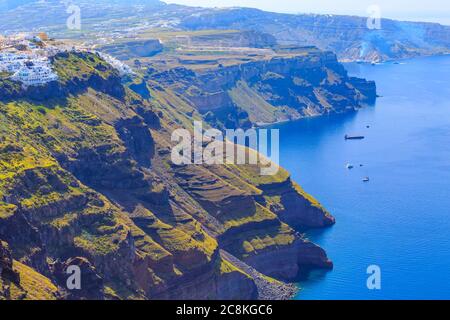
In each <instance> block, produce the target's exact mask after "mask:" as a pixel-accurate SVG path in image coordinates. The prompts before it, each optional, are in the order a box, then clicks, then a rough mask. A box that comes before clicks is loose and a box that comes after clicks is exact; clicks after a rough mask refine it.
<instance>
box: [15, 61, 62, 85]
mask: <svg viewBox="0 0 450 320" xmlns="http://www.w3.org/2000/svg"><path fill="white" fill-rule="evenodd" d="M11 78H12V79H13V80H15V81H20V82H22V84H23V85H25V86H37V85H41V84H45V83H48V82H51V81H56V80H58V76H57V75H56V74H55V73H54V72H53V70H52V69H51V68H50V67H49V66H45V65H32V66H27V65H23V66H22V68H20V70H19V71H17V72H16V73H15V74H14V75H13V76H12V77H11Z"/></svg>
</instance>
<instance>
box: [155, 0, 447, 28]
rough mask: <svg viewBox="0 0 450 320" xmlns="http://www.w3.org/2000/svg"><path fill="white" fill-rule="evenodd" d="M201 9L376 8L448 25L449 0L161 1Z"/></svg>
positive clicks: (344, 10) (343, 10)
mask: <svg viewBox="0 0 450 320" xmlns="http://www.w3.org/2000/svg"><path fill="white" fill-rule="evenodd" d="M163 1H165V2H168V3H178V4H185V5H192V6H202V7H233V6H240V7H253V8H260V9H263V10H267V11H275V12H289V13H300V12H301V13H303V12H307V13H310V12H312V13H334V14H351V15H359V16H365V15H367V13H366V11H367V8H368V7H369V6H371V5H374V4H376V5H378V6H379V7H380V8H381V12H382V16H383V17H386V18H393V19H400V20H415V21H433V22H440V23H444V24H450V0H163Z"/></svg>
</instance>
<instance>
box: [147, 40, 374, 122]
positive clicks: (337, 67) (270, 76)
mask: <svg viewBox="0 0 450 320" xmlns="http://www.w3.org/2000/svg"><path fill="white" fill-rule="evenodd" d="M149 77H150V78H151V79H155V80H156V81H157V82H158V83H159V84H164V85H165V86H169V87H171V88H172V89H173V90H174V91H175V92H176V93H178V94H179V95H180V96H181V97H183V99H185V100H187V101H189V102H190V103H191V106H192V108H194V109H196V110H197V111H198V112H200V113H201V114H202V115H203V118H204V119H205V120H206V121H208V122H210V123H212V124H214V125H215V126H218V127H225V128H235V127H240V128H242V127H244V128H245V127H250V126H252V125H255V124H258V123H273V122H277V121H286V120H292V119H298V118H301V117H308V116H314V115H322V114H328V113H342V112H346V111H350V110H356V109H358V108H360V107H361V105H362V104H365V103H367V104H370V103H373V102H374V101H375V99H376V86H375V83H374V82H373V81H366V80H364V79H359V78H352V77H349V76H348V75H347V71H346V70H345V69H344V67H343V66H342V65H341V64H339V63H338V61H337V59H336V56H335V55H334V54H333V53H331V52H321V51H319V50H317V49H315V48H302V49H298V50H296V51H293V52H289V53H283V54H281V53H280V54H277V55H274V56H272V57H269V58H263V59H254V61H251V62H244V63H239V64H232V65H228V66H222V65H219V66H218V67H214V68H202V69H198V70H195V71H192V70H188V69H186V68H184V67H177V68H174V69H170V70H164V71H162V72H158V71H156V70H150V72H149ZM174 79H182V80H180V81H174Z"/></svg>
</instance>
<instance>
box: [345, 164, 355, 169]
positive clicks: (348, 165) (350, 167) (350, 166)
mask: <svg viewBox="0 0 450 320" xmlns="http://www.w3.org/2000/svg"><path fill="white" fill-rule="evenodd" d="M346 167H347V169H349V170H350V169H353V168H354V166H353V165H352V164H350V163H347V166H346Z"/></svg>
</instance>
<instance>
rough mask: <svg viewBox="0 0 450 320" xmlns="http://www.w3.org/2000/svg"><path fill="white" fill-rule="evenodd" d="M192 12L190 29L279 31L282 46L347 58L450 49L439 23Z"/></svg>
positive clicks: (449, 33)
mask: <svg viewBox="0 0 450 320" xmlns="http://www.w3.org/2000/svg"><path fill="white" fill-rule="evenodd" d="M185 10H187V9H185ZM179 11H183V9H182V8H180V10H179ZM190 11H191V12H192V14H191V15H187V14H185V15H184V17H183V19H181V21H180V24H179V25H180V26H181V27H183V28H185V29H188V30H203V29H212V28H214V29H226V30H228V29H238V30H257V31H259V32H264V33H268V34H271V35H273V36H274V37H275V38H276V39H277V41H278V43H279V44H288V45H292V44H296V45H315V46H317V47H318V48H320V49H322V50H331V51H333V52H336V54H337V55H338V57H339V59H342V60H347V61H355V60H361V61H368V62H371V61H374V60H375V61H385V60H393V59H403V58H411V57H416V56H421V55H433V54H448V53H449V52H450V27H449V26H446V25H441V24H437V23H421V22H407V21H395V20H390V19H380V22H379V28H375V27H374V28H368V27H367V25H368V19H367V17H355V16H343V15H320V14H296V15H292V14H282V13H274V12H265V11H261V10H258V9H251V8H223V9H219V10H211V9H191V10H190ZM370 22H371V21H369V23H370Z"/></svg>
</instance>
